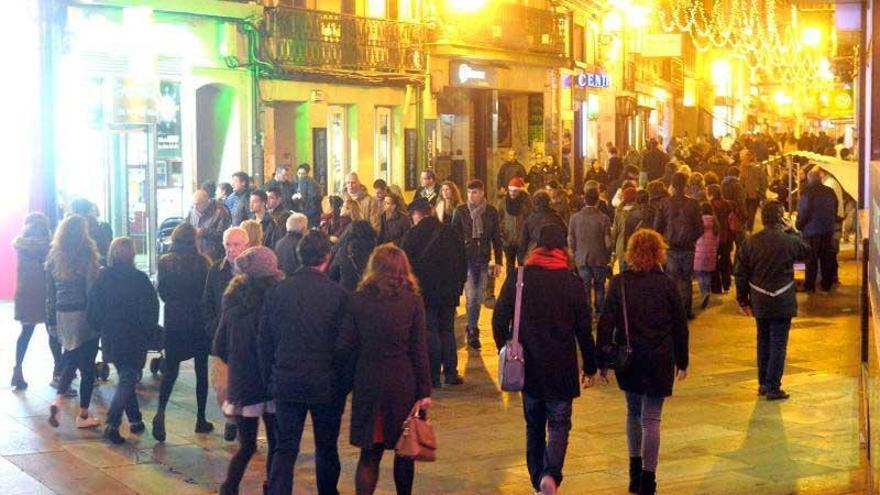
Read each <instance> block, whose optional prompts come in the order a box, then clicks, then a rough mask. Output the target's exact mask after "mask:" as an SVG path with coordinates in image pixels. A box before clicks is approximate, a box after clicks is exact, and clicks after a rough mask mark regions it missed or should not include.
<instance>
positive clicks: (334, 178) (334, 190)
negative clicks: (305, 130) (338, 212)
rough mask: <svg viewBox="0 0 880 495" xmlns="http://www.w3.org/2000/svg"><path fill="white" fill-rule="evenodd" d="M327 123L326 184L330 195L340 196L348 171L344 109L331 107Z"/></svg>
mask: <svg viewBox="0 0 880 495" xmlns="http://www.w3.org/2000/svg"><path fill="white" fill-rule="evenodd" d="M328 112H329V122H328V125H327V127H328V128H329V129H328V131H327V141H328V142H327V169H328V170H327V173H328V175H329V177H328V179H329V180H328V181H327V183H328V184H329V185H330V187H329V189H330V191H331V192H330V194H341V193H342V191H343V189H345V176H346V175H348V172H349V171H350V165H349V162H348V122H347V121H346V117H345V113H346V108H345V107H342V106H331V107H329V108H328Z"/></svg>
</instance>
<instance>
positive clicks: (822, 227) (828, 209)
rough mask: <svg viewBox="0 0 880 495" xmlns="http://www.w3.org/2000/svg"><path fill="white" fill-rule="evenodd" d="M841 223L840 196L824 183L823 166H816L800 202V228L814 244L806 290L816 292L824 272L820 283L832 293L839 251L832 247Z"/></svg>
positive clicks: (805, 282)
mask: <svg viewBox="0 0 880 495" xmlns="http://www.w3.org/2000/svg"><path fill="white" fill-rule="evenodd" d="M836 222H837V195H835V194H834V190H833V189H831V188H830V187H828V186H825V185H823V184H822V173H821V171H820V170H819V167H813V169H812V170H810V172H809V173H808V174H807V187H805V188H804V191H803V193H801V198H800V200H799V201H798V216H797V224H796V226H797V229H798V230H799V231H800V232H801V235H802V236H803V238H804V240H805V241H806V243H807V244H808V245H809V246H810V256H809V257H808V258H807V263H806V265H807V266H806V268H807V270H806V272H807V273H806V275H805V277H804V290H805V291H807V292H816V276H817V275H818V272H819V270H821V272H822V278H821V280H820V284H821V286H822V290H824V291H825V292H828V291H830V290H831V286H832V284H833V283H834V280H835V279H836V278H837V274H836V273H835V268H836V266H837V265H836V263H835V259H834V257H835V253H834V249H833V246H832V238H833V236H834V226H835V223H836Z"/></svg>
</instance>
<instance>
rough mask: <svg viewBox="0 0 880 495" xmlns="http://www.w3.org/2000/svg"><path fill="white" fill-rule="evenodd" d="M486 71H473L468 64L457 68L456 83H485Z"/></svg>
mask: <svg viewBox="0 0 880 495" xmlns="http://www.w3.org/2000/svg"><path fill="white" fill-rule="evenodd" d="M485 80H486V71H484V70H478V69H474V68H473V67H471V66H470V65H468V64H461V65H459V66H458V82H459V83H461V84H465V83H467V82H468V81H485Z"/></svg>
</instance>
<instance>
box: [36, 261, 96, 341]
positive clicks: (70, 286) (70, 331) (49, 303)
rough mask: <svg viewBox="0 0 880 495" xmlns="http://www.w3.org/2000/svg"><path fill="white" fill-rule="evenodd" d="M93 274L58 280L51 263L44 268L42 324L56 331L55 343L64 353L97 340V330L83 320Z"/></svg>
mask: <svg viewBox="0 0 880 495" xmlns="http://www.w3.org/2000/svg"><path fill="white" fill-rule="evenodd" d="M96 278H97V273H95V274H87V275H77V276H74V277H71V278H65V279H62V278H59V277H58V274H56V273H55V267H54V265H53V264H52V262H49V263H47V265H46V325H47V326H50V327H57V328H58V340H60V341H61V347H62V349H64V350H65V351H72V350H74V349H77V348H78V347H79V346H80V345H82V344H83V343H85V342H89V341H90V340H93V339H96V338H98V336H99V334H98V331H97V330H96V329H95V328H94V327H93V326H92V325H90V324H89V322H88V319H87V318H86V307H87V304H88V294H89V291H90V290H91V288H92V284H94V283H95V279H96Z"/></svg>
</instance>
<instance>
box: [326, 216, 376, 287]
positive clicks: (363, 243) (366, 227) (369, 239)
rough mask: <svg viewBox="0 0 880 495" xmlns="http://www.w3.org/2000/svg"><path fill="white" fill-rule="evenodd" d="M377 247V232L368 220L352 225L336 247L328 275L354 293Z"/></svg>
mask: <svg viewBox="0 0 880 495" xmlns="http://www.w3.org/2000/svg"><path fill="white" fill-rule="evenodd" d="M375 247H376V231H375V230H373V227H372V226H371V225H370V222H368V221H366V220H357V221H355V222H354V223H352V224H351V225H350V226H349V228H348V230H347V231H346V232H345V234H343V235H342V238H341V239H340V240H339V244H337V246H336V252H335V254H334V255H333V261H332V262H331V263H330V268H329V270H328V275H329V277H330V279H332V280H333V281H334V282H338V283H339V285H341V286H343V287H345V288H346V290H349V291H353V290H354V289H355V288H356V287H357V285H358V283H359V282H360V281H361V276H362V275H363V273H364V269H366V267H367V260H369V259H370V253H372V252H373V249H374V248H375Z"/></svg>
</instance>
